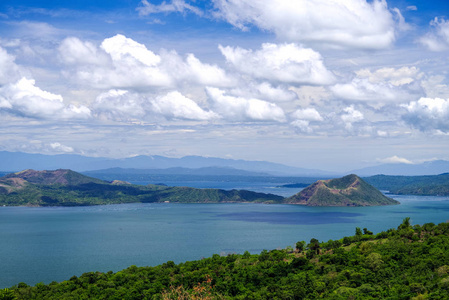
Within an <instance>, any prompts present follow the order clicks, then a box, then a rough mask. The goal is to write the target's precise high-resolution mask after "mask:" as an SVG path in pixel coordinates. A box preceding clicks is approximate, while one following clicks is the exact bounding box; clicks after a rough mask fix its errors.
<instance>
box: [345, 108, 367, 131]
mask: <svg viewBox="0 0 449 300" xmlns="http://www.w3.org/2000/svg"><path fill="white" fill-rule="evenodd" d="M343 112H344V113H343V114H341V116H340V118H341V120H342V121H343V122H344V123H345V128H346V129H347V130H351V129H352V127H353V123H357V122H360V121H362V120H363V119H364V115H363V113H362V112H361V111H358V110H356V109H355V108H354V106H353V105H351V106H348V107H346V108H345V109H343Z"/></svg>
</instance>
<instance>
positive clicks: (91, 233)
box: [0, 187, 449, 288]
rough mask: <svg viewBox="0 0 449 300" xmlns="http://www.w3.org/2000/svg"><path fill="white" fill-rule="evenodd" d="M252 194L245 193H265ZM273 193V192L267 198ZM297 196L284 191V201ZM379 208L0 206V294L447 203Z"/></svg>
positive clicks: (344, 229) (411, 200) (439, 210)
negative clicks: (21, 286) (2, 290)
mask: <svg viewBox="0 0 449 300" xmlns="http://www.w3.org/2000/svg"><path fill="white" fill-rule="evenodd" d="M266 189H268V188H263V187H257V188H255V189H253V190H264V191H265V190H266ZM272 192H273V193H274V191H272ZM296 192H297V191H295V190H291V189H288V191H287V189H286V190H282V191H280V192H279V193H281V194H284V195H286V194H287V193H289V194H293V193H296ZM392 197H393V198H395V199H397V200H399V201H400V202H401V203H402V204H401V205H395V206H384V207H348V208H335V207H334V208H329V207H327V208H326V207H304V206H298V205H264V204H172V203H163V204H121V205H107V206H93V207H64V208H62V207H0V229H1V230H0V270H1V272H0V288H4V287H10V286H12V285H15V284H17V283H19V282H25V283H27V284H30V285H34V284H36V283H38V282H44V283H50V282H51V281H63V280H68V279H69V278H70V277H71V276H73V275H77V276H79V275H81V274H82V273H85V272H89V271H101V272H107V271H109V270H112V271H114V272H115V271H119V270H122V269H124V268H126V267H128V266H130V265H137V266H154V265H158V264H161V263H164V262H166V261H169V260H172V261H174V262H176V263H179V262H184V261H188V260H198V259H201V258H202V257H209V256H211V255H212V254H214V253H218V254H222V255H225V254H227V253H243V252H244V251H245V250H248V251H250V252H252V253H260V251H262V250H263V249H268V250H269V249H276V248H285V247H287V246H294V244H295V243H296V242H297V241H300V240H304V241H307V242H308V241H310V239H311V238H317V239H319V240H320V241H327V240H329V239H338V238H341V237H343V236H348V235H353V234H354V232H355V227H361V228H364V227H366V228H368V229H369V230H371V231H373V232H375V233H377V232H380V231H382V230H386V229H389V228H392V227H397V226H398V225H399V224H400V223H401V222H402V219H404V218H405V217H410V218H411V221H412V224H424V223H428V222H433V223H440V222H445V221H446V220H448V219H449V197H414V196H392Z"/></svg>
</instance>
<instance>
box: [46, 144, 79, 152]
mask: <svg viewBox="0 0 449 300" xmlns="http://www.w3.org/2000/svg"><path fill="white" fill-rule="evenodd" d="M49 146H50V148H51V149H52V150H54V151H56V152H64V153H71V152H74V149H73V148H72V147H70V146H66V145H62V144H61V143H58V142H55V143H50V145H49Z"/></svg>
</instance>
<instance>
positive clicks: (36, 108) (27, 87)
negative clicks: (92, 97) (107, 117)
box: [0, 78, 91, 119]
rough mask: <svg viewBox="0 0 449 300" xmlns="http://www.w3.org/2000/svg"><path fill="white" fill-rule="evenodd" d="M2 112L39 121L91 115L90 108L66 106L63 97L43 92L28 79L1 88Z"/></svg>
mask: <svg viewBox="0 0 449 300" xmlns="http://www.w3.org/2000/svg"><path fill="white" fill-rule="evenodd" d="M0 111H6V112H7V113H10V114H13V115H17V116H22V117H28V118H38V119H41V118H42V119H87V118H89V117H90V115H91V112H90V109H89V108H87V107H85V106H79V107H77V106H74V105H65V104H64V103H63V99H62V96H60V95H55V94H52V93H49V92H47V91H43V90H41V89H40V88H39V87H36V86H35V81H34V80H32V79H26V78H22V79H20V80H19V81H18V82H16V83H13V84H7V85H5V86H3V87H1V88H0Z"/></svg>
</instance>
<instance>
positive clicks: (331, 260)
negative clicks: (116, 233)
mask: <svg viewBox="0 0 449 300" xmlns="http://www.w3.org/2000/svg"><path fill="white" fill-rule="evenodd" d="M448 294H449V223H441V224H439V225H434V224H432V223H428V224H424V225H422V226H420V225H415V226H412V225H411V224H410V220H409V218H406V219H404V220H403V222H402V224H401V225H400V226H399V227H398V228H397V229H390V230H388V231H385V232H381V233H378V234H376V235H374V234H373V233H372V232H370V231H369V230H368V229H366V228H364V229H363V230H362V229H360V228H356V233H355V235H354V236H350V237H344V238H342V239H340V240H336V241H332V240H330V241H328V242H321V243H320V242H319V241H318V240H316V239H312V240H311V241H310V242H309V243H308V244H306V243H305V242H302V241H300V242H298V243H296V249H293V248H287V249H284V250H272V251H266V250H264V251H262V252H261V253H260V254H257V255H254V254H253V255H252V254H250V253H249V252H245V253H244V254H241V255H239V254H229V255H227V256H219V255H213V256H212V257H211V258H207V259H203V260H199V261H191V262H186V263H181V264H178V265H176V264H174V263H173V262H171V261H169V262H167V263H164V264H162V265H159V266H156V267H136V266H131V267H129V268H127V269H125V270H123V271H120V272H117V273H113V272H108V273H100V272H90V273H85V274H83V275H81V276H80V277H77V276H73V277H72V278H70V280H67V281H63V282H61V283H56V282H52V283H50V284H48V285H46V284H43V283H39V284H37V285H36V286H34V287H32V286H27V285H26V284H25V283H19V284H18V285H16V286H13V287H11V288H9V289H4V290H0V299H447V297H448V296H447V295H448Z"/></svg>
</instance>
